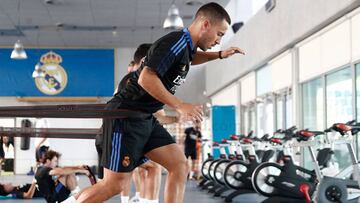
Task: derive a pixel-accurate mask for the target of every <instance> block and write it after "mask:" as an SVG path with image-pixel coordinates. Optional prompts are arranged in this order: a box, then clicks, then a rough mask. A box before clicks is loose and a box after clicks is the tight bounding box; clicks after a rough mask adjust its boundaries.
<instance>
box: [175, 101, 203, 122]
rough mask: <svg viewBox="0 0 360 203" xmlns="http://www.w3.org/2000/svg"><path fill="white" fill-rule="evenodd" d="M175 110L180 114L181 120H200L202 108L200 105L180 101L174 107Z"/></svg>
mask: <svg viewBox="0 0 360 203" xmlns="http://www.w3.org/2000/svg"><path fill="white" fill-rule="evenodd" d="M176 111H177V112H178V113H179V114H180V117H181V120H191V121H193V122H198V121H202V116H203V110H202V106H201V105H193V104H189V103H181V104H180V105H179V106H178V107H176Z"/></svg>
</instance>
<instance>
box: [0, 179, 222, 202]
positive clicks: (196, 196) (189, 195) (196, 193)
mask: <svg viewBox="0 0 360 203" xmlns="http://www.w3.org/2000/svg"><path fill="white" fill-rule="evenodd" d="M165 177H166V176H163V183H162V188H161V191H160V203H162V202H164V201H163V200H162V198H163V195H162V194H163V186H164V185H165V184H164V179H165ZM31 180H32V176H26V175H15V176H0V182H2V183H3V182H11V183H13V184H14V185H20V184H24V183H30V182H31ZM79 185H80V188H85V187H87V186H89V181H88V179H87V177H85V176H79ZM196 185H197V182H195V181H188V183H187V185H186V192H185V198H184V203H193V202H196V203H220V202H224V200H222V199H219V198H213V197H212V195H210V194H208V193H207V192H204V191H200V190H199V189H198V188H197V186H196ZM133 191H134V188H133ZM194 200H195V201H194ZM0 201H1V202H2V203H8V202H9V203H10V202H11V203H20V202H30V203H37V202H39V203H40V202H46V201H45V200H44V199H40V198H36V199H32V200H21V199H6V200H2V199H0ZM120 202H121V200H120V196H115V197H113V198H111V199H110V200H108V201H106V203H120Z"/></svg>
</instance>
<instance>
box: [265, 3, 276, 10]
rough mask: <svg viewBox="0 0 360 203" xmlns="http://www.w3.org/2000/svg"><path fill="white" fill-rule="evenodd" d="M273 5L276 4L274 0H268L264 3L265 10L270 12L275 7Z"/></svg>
mask: <svg viewBox="0 0 360 203" xmlns="http://www.w3.org/2000/svg"><path fill="white" fill-rule="evenodd" d="M275 6H276V0H269V1H268V2H266V4H265V10H266V11H267V12H269V13H270V12H271V11H272V10H273V9H274V8H275Z"/></svg>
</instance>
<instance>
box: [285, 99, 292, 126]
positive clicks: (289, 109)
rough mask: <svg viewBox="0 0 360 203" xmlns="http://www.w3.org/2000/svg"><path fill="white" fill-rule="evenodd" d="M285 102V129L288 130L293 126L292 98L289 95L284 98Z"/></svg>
mask: <svg viewBox="0 0 360 203" xmlns="http://www.w3.org/2000/svg"><path fill="white" fill-rule="evenodd" d="M285 101H286V104H285V105H286V106H285V109H286V110H285V113H286V114H285V124H286V126H285V128H290V127H292V126H293V125H294V124H293V118H292V117H293V106H292V105H293V103H292V97H291V95H290V94H288V95H286V96H285Z"/></svg>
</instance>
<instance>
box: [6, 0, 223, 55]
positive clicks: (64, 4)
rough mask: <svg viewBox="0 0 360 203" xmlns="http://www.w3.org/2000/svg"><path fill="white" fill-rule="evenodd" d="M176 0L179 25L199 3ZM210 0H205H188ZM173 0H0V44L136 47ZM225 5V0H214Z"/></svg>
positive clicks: (154, 32)
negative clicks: (179, 17) (180, 19)
mask: <svg viewBox="0 0 360 203" xmlns="http://www.w3.org/2000/svg"><path fill="white" fill-rule="evenodd" d="M188 1H189V0H176V1H175V4H176V6H177V7H178V8H179V10H180V15H181V16H182V17H183V20H184V25H185V26H187V25H189V24H190V22H191V20H192V18H193V15H194V14H195V12H196V10H197V9H198V8H199V7H200V6H201V5H200V4H195V5H188V4H187V2H188ZM192 1H202V2H205V3H206V2H210V1H211V0H192ZM172 2H173V0H0V46H10V47H11V46H13V44H14V42H15V41H16V40H17V39H20V40H21V41H22V42H23V43H24V46H25V47H69V48H71V47H106V48H107V47H109V48H115V47H136V46H137V45H138V44H140V43H144V42H153V41H154V40H156V39H157V38H159V37H161V36H162V35H164V34H166V33H167V32H168V31H166V30H164V29H163V28H162V23H163V21H164V20H165V18H166V16H167V11H168V9H169V8H170V6H171V3H172ZM216 2H218V3H219V4H221V5H223V6H225V5H226V4H227V3H228V2H229V0H218V1H216Z"/></svg>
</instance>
